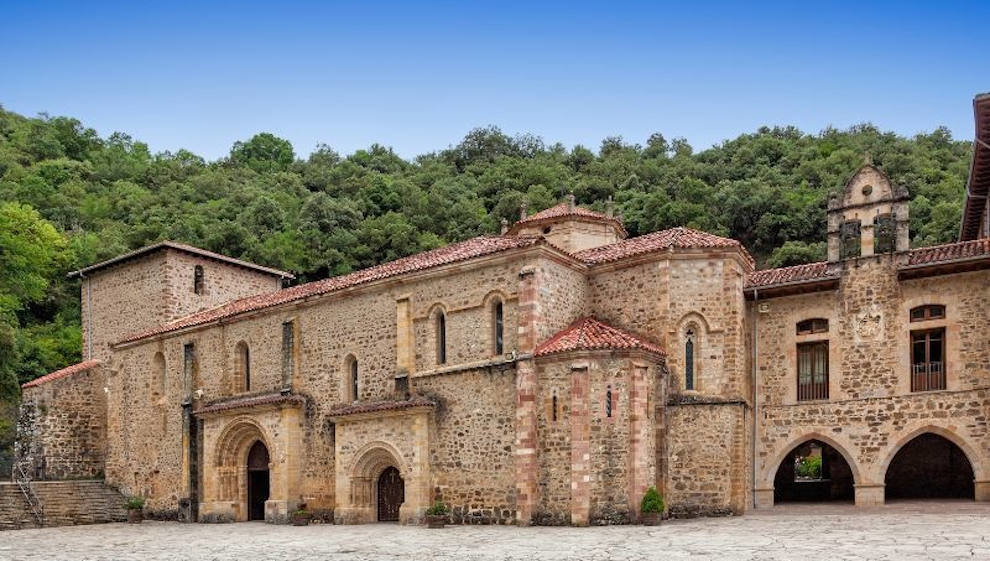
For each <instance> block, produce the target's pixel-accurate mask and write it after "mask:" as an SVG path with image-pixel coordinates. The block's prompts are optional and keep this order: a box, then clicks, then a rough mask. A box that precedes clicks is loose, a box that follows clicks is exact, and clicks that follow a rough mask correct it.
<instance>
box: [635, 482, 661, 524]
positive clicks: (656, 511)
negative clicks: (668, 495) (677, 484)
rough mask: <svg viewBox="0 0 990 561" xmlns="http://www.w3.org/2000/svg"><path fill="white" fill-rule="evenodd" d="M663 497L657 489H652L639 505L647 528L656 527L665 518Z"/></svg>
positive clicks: (641, 517) (641, 516) (647, 491)
mask: <svg viewBox="0 0 990 561" xmlns="http://www.w3.org/2000/svg"><path fill="white" fill-rule="evenodd" d="M664 507H665V505H664V504H663V495H661V494H660V492H659V491H657V488H656V487H650V488H649V489H647V490H646V493H645V494H644V495H643V501H642V502H641V503H640V505H639V512H640V519H641V520H642V521H643V525H645V526H656V525H657V524H659V523H660V519H661V517H662V516H663V509H664Z"/></svg>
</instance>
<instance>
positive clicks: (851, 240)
mask: <svg viewBox="0 0 990 561" xmlns="http://www.w3.org/2000/svg"><path fill="white" fill-rule="evenodd" d="M839 243H840V246H839V257H840V258H842V259H849V258H852V257H859V255H860V250H861V247H860V223H859V220H846V221H845V222H843V223H842V225H841V226H839Z"/></svg>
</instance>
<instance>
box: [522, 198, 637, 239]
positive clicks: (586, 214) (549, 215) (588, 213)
mask: <svg viewBox="0 0 990 561" xmlns="http://www.w3.org/2000/svg"><path fill="white" fill-rule="evenodd" d="M568 216H577V217H581V218H591V219H594V220H601V221H603V222H610V223H612V224H613V225H615V226H616V227H618V228H619V230H621V231H622V235H623V236H625V235H626V229H625V227H624V226H623V225H622V221H620V220H619V219H618V218H616V217H614V216H609V215H607V214H602V213H600V212H595V211H593V210H589V209H586V208H582V207H579V206H574V207H571V205H570V203H566V202H565V203H560V204H558V205H554V206H552V207H550V208H548V209H545V210H541V211H540V212H537V213H536V214H533V215H531V216H527V217H526V218H522V219H520V220H519V221H518V222H516V223H515V224H513V225H512V228H511V229H510V230H509V232H510V233H511V232H515V231H516V230H517V229H518V228H517V226H520V225H522V226H529V225H531V224H534V223H538V222H544V221H550V220H556V219H558V218H564V217H568Z"/></svg>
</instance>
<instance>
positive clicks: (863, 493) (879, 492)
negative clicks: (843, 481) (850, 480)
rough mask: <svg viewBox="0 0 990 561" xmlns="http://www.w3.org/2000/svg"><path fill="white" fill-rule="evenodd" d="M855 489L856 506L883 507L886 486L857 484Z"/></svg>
mask: <svg viewBox="0 0 990 561" xmlns="http://www.w3.org/2000/svg"><path fill="white" fill-rule="evenodd" d="M853 487H854V488H855V489H856V506H883V504H884V487H885V486H884V485H883V484H882V483H881V484H876V483H857V484H855V485H854V486H853Z"/></svg>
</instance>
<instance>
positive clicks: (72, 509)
mask: <svg viewBox="0 0 990 561" xmlns="http://www.w3.org/2000/svg"><path fill="white" fill-rule="evenodd" d="M32 488H33V489H34V492H35V493H36V495H37V496H38V498H39V500H40V501H41V504H42V512H43V518H42V519H43V521H44V526H49V527H50V526H74V525H76V524H98V523H102V522H122V521H123V520H125V519H126V518H127V513H126V511H125V510H124V496H123V495H121V494H120V493H118V492H117V491H116V490H115V489H113V488H110V487H108V486H107V485H105V484H104V483H103V482H102V481H97V480H77V481H36V482H34V483H32ZM37 527H39V524H38V521H37V519H36V518H35V516H34V513H33V512H32V511H31V508H30V507H29V506H28V503H27V501H26V499H25V498H24V495H23V493H22V492H21V489H20V487H18V486H17V484H16V483H6V482H2V483H0V530H17V529H21V528H37Z"/></svg>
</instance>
